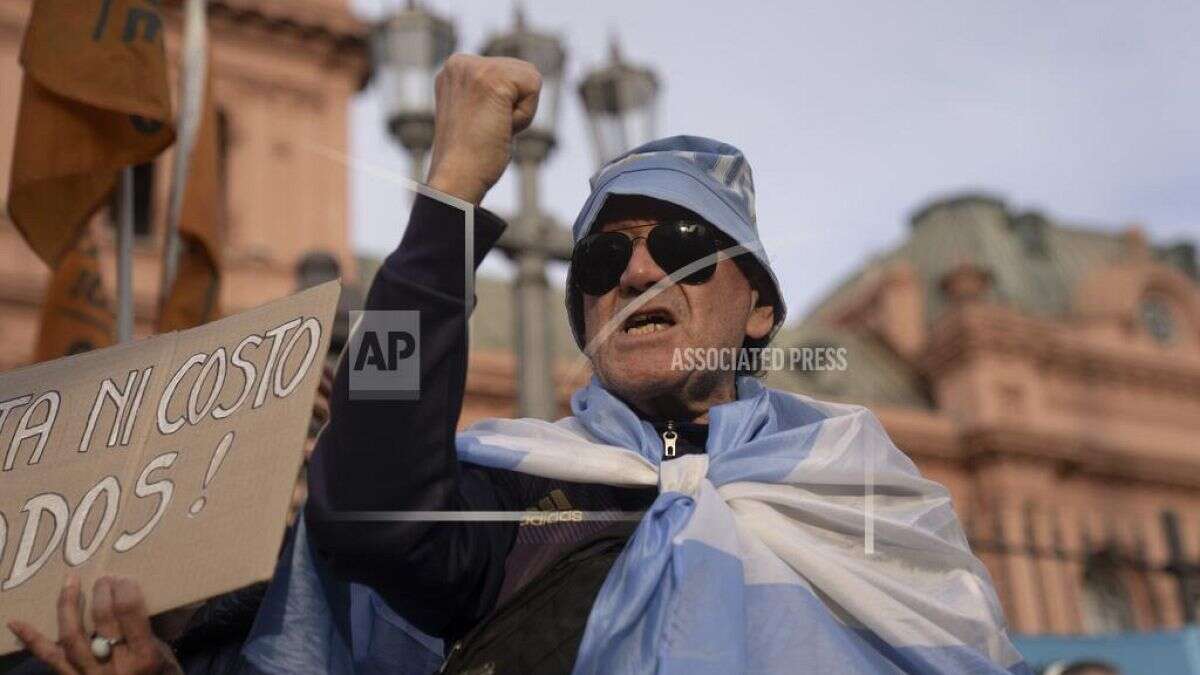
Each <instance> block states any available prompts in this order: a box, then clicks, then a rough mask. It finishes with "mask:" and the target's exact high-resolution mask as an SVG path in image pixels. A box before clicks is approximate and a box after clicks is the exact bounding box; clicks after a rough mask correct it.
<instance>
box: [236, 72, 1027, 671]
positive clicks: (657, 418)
mask: <svg viewBox="0 0 1200 675" xmlns="http://www.w3.org/2000/svg"><path fill="white" fill-rule="evenodd" d="M539 88H540V79H539V76H538V74H537V72H536V71H535V70H534V69H533V67H532V66H530V65H529V64H527V63H524V62H521V61H515V60H511V59H504V58H481V57H475V56H466V55H455V56H453V57H451V58H450V59H449V61H448V62H447V63H446V65H445V67H444V68H443V70H442V72H441V73H440V75H439V76H438V79H437V119H436V134H435V139H434V148H433V155H432V162H431V168H430V172H429V177H428V185H429V186H430V187H432V188H434V189H436V190H438V191H441V192H443V193H445V194H448V195H451V196H453V197H457V198H458V199H461V200H464V201H466V202H470V203H472V204H475V205H478V204H479V203H480V202H481V201H482V199H483V197H484V195H485V194H486V193H487V191H488V189H489V188H491V187H492V185H494V184H495V182H496V181H497V180H498V179H499V178H500V176H501V174H502V173H503V172H504V169H505V167H506V166H507V164H508V162H509V159H510V157H509V152H510V150H509V149H510V144H511V140H512V136H513V134H515V133H517V132H519V131H521V130H522V129H524V128H525V127H526V126H527V125H528V124H529V123H530V120H531V119H532V118H533V115H534V112H535V110H536V106H537V101H538V92H539ZM753 204H754V192H753V184H752V179H751V173H750V168H749V165H748V164H747V162H746V159H745V158H744V157H743V156H742V155H741V153H740V152H739V151H738V150H737V149H736V148H734V147H732V146H730V145H727V144H724V143H719V142H716V141H713V140H709V139H704V138H697V137H689V136H679V137H674V138H668V139H664V140H661V141H656V142H653V143H649V144H647V145H644V146H642V147H640V148H637V149H635V150H633V151H631V152H630V153H628V154H626V155H625V156H623V157H620V158H618V159H616V160H614V161H612V162H611V163H610V164H608V165H607V166H605V167H603V168H602V169H601V170H600V171H599V172H598V173H597V175H596V176H595V177H594V178H593V179H592V193H591V195H590V197H589V198H588V200H587V202H585V204H584V205H583V208H582V210H581V212H580V215H579V217H578V219H577V221H576V223H575V226H574V237H575V241H576V246H575V252H574V256H573V258H572V262H571V269H570V276H569V279H568V289H567V309H568V317H569V320H570V322H571V328H572V329H573V331H574V333H575V337H576V339H577V341H578V343H579V345H580V347H581V348H582V349H584V351H585V353H586V354H587V356H588V357H589V358H590V360H591V363H592V366H593V369H594V372H595V378H594V379H593V381H592V383H591V384H590V385H588V386H587V387H585V388H584V389H581V390H580V391H578V392H576V394H575V395H574V397H573V399H572V411H573V413H574V415H573V416H571V417H568V418H565V419H563V420H560V421H558V422H556V423H550V422H542V421H540V420H516V421H510V420H491V421H488V422H484V423H482V424H480V425H477V426H476V427H473V428H472V429H470V430H468V431H467V432H463V433H460V434H456V432H455V429H456V426H457V422H458V418H459V413H460V408H461V406H462V401H463V390H464V384H465V373H466V364H467V336H466V320H467V316H466V307H467V303H465V302H464V297H463V296H464V280H463V271H462V264H463V251H464V249H463V245H464V241H463V216H462V214H461V212H460V211H458V210H456V209H454V208H451V207H449V206H446V205H444V204H442V203H439V202H438V201H436V200H432V199H428V198H425V197H419V198H418V199H417V200H416V203H415V204H414V206H413V211H412V215H411V217H410V221H409V226H408V229H407V231H406V232H405V235H404V237H403V240H402V241H401V243H400V245H399V247H398V248H397V249H396V251H395V252H394V253H392V254H391V256H389V257H388V259H387V260H386V262H385V263H384V265H383V267H382V268H381V270H380V271H379V273H378V275H377V276H376V279H375V281H374V284H373V286H372V288H371V291H370V294H369V297H368V300H367V309H368V310H417V311H419V312H420V376H421V381H420V398H419V400H415V401H376V400H353V398H352V392H350V390H349V386H348V369H347V363H346V362H345V360H343V362H342V364H341V368H340V370H339V371H338V374H337V380H336V386H335V392H334V396H333V399H332V415H331V419H330V423H329V426H328V427H327V428H326V430H325V432H324V434H323V435H322V437H321V439H320V441H319V442H318V447H317V450H316V453H315V455H314V459H313V464H312V468H311V472H310V501H309V504H308V510H307V519H306V522H307V528H308V537H309V539H310V545H311V548H312V550H314V551H315V552H316V553H315V559H316V560H317V561H318V562H316V563H315V565H317V566H319V567H322V568H325V569H327V570H332V573H333V574H332V576H333V577H334V578H335V579H341V580H344V581H350V582H354V584H353V586H352V588H357V589H360V590H361V589H364V588H365V589H369V592H368V593H367V594H366V596H357V597H359V599H358V600H354V599H353V598H354V597H356V596H353V594H351V596H350V597H351V600H350V601H349V602H348V604H346V605H345V606H346V607H348V608H349V609H347V610H346V612H347V614H346V616H347V617H349V618H346V619H344V620H342V621H340V622H339V621H334V623H335V624H337V625H338V626H339V629H338V632H339V634H340V635H341V636H342V638H343V639H345V640H347V641H348V642H347V646H346V647H345V651H347V652H348V653H349V654H348V655H347V656H346V659H348V661H346V662H347V663H352V664H353V665H352V666H351V667H352V669H355V670H367V671H370V670H372V668H375V667H380V664H381V663H382V664H387V663H390V664H391V668H395V669H400V670H401V671H403V672H425V671H426V670H428V669H430V668H433V667H436V666H437V665H438V662H441V668H442V670H443V672H454V673H526V674H529V673H566V672H588V673H625V672H683V671H684V670H687V671H690V672H699V673H730V672H812V673H830V672H921V673H927V672H946V673H951V672H955V673H957V672H968V671H969V672H1004V671H1007V670H1010V669H1011V670H1013V671H1019V670H1021V669H1023V668H1024V666H1023V664H1022V663H1021V660H1020V657H1019V655H1017V653H1016V652H1015V651H1014V650H1013V649H1012V647H1011V645H1010V644H1009V643H1008V641H1007V638H1006V637H1005V634H1004V625H1003V617H1002V616H1001V614H1000V611H999V608H998V603H997V602H996V598H995V594H994V592H993V591H992V589H991V585H990V581H989V580H988V577H987V574H986V572H985V571H984V570H983V568H982V566H981V565H980V564H979V562H978V561H977V560H976V559H975V558H974V557H973V556H972V555H971V554H970V551H969V550H968V549H967V546H966V542H965V538H964V537H963V535H962V532H961V529H960V528H959V527H958V524H957V521H956V519H955V518H954V515H953V512H952V511H951V510H950V507H949V504H948V498H947V496H946V493H945V491H944V490H943V489H941V488H940V487H939V486H937V485H935V484H933V483H930V482H929V481H925V480H924V479H922V478H920V476H919V475H918V474H917V472H916V470H915V468H914V467H913V466H912V464H911V463H910V462H908V460H907V459H906V458H904V457H903V455H901V454H900V453H899V451H897V450H896V449H895V448H894V446H892V445H891V443H890V442H888V441H887V438H886V435H885V434H883V432H882V431H881V429H880V428H879V426H878V424H877V423H876V422H875V421H874V418H873V417H871V416H870V414H869V413H867V412H866V411H865V410H863V409H861V408H855V407H852V406H838V405H832V404H825V403H820V402H817V401H812V400H810V399H804V398H802V397H797V396H792V395H789V394H784V393H781V392H775V391H771V390H768V389H765V388H764V387H762V385H761V384H759V383H758V381H757V380H756V379H754V378H753V377H746V376H745V375H747V373H744V372H741V373H739V372H732V371H706V370H682V369H673V368H672V364H673V359H674V357H676V355H677V350H681V349H686V348H725V349H737V348H742V347H754V346H761V345H765V344H766V343H767V342H768V341H769V340H770V337H771V336H772V334H773V333H774V331H775V329H777V328H778V326H779V325H780V323H781V322H782V321H783V318H784V303H783V298H782V294H781V293H780V289H779V287H778V284H777V282H776V280H775V276H774V274H773V272H772V271H771V267H770V264H769V262H768V258H767V256H766V254H765V252H764V251H763V250H762V247H761V244H760V242H759V238H758V234H757V229H756V224H755V215H754V206H753ZM503 227H504V225H503V223H502V222H501V221H500V220H499V219H498V218H496V217H495V216H494V215H492V214H490V213H488V212H487V211H484V210H482V209H480V210H476V212H475V232H474V252H475V258H476V263H478V262H479V260H481V259H482V257H483V256H484V255H485V254H486V252H487V251H488V249H489V248H490V247H491V246H492V245H493V244H494V243H495V242H496V240H497V239H498V238H499V236H500V234H501V232H502V230H503ZM530 509H540V510H543V511H551V512H563V511H565V512H566V515H565V516H562V517H558V518H550V517H547V518H544V519H538V518H525V519H522V520H520V521H508V522H506V521H503V520H501V521H499V522H491V523H487V524H482V523H454V524H449V523H444V522H442V523H438V522H434V521H435V520H436V519H430V518H424V517H414V518H404V517H395V518H392V517H388V516H382V515H381V516H380V517H379V518H373V519H368V522H364V519H362V518H347V517H345V514H348V513H358V514H360V515H361V512H364V511H375V512H391V513H392V514H393V515H396V516H403V515H404V514H405V513H412V512H428V511H447V512H462V511H493V512H514V511H516V512H520V511H527V510H530ZM597 513H602V514H610V515H611V514H618V515H619V514H630V513H633V514H635V515H634V516H633V517H630V518H624V519H622V518H620V517H611V518H593V517H586V518H585V517H584V516H585V515H586V516H594V515H596V514H597ZM547 515H552V514H547ZM542 523H545V524H542ZM326 583H328V582H326ZM326 588H328V585H327V586H326ZM364 607H365V608H366V609H364ZM285 615H286V616H295V615H296V613H295V612H292V613H288V612H283V613H282V614H281V616H285ZM260 619H261V617H260ZM279 623H281V624H283V623H286V621H280V622H279ZM389 631H391V632H392V633H394V636H393V637H392V638H388V639H384V638H382V637H380V636H382V635H384V634H388V633H389ZM318 632H319V631H318ZM315 634H316V633H314V635H315ZM314 639H315V638H314ZM415 645H419V646H420V647H422V648H423V649H424V650H425V654H426V655H427V656H429V655H432V657H431V658H428V659H427V660H425V661H422V660H421V659H420V658H418V657H417V656H415V655H416V654H419V653H421V651H422V649H413V647H414V646H415ZM296 649H300V647H296ZM288 651H289V650H288V649H281V648H279V646H278V645H275V646H274V647H270V646H268V648H266V649H264V650H259V651H257V652H255V651H254V650H251V651H250V652H249V653H250V654H251V656H252V659H251V660H253V661H255V662H256V663H258V664H259V665H260V666H262V667H269V664H270V663H272V662H274V663H278V662H280V661H281V660H287V659H288V654H287V652H288ZM328 651H329V650H328V649H325V652H326V654H327V655H328ZM443 652H444V654H443ZM443 655H444V656H445V660H444V661H443V660H442V657H443ZM296 667H297V668H299V667H300V666H299V665H296ZM328 667H330V668H333V666H332V665H329V666H328ZM288 669H289V668H288V667H286V666H285V667H278V670H280V671H286V670H288ZM382 670H385V671H386V670H388V667H386V666H384V667H382Z"/></svg>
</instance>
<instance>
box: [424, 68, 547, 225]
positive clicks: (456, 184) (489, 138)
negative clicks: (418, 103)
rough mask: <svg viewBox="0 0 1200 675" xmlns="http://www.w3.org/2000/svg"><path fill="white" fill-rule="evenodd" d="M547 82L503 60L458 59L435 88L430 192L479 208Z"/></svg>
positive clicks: (445, 69) (507, 160) (441, 74)
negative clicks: (433, 190)
mask: <svg viewBox="0 0 1200 675" xmlns="http://www.w3.org/2000/svg"><path fill="white" fill-rule="evenodd" d="M541 89H542V77H541V75H539V74H538V71H537V68H535V67H534V66H533V64H531V63H528V62H526V61H521V60H519V59H512V58H508V57H503V56H473V55H470V54H454V55H452V56H451V57H450V58H449V59H447V60H446V64H445V65H444V66H442V70H441V72H440V73H438V76H437V81H436V82H435V91H436V94H437V95H436V104H437V111H436V115H435V117H434V134H433V156H432V158H431V159H430V166H429V180H428V184H429V186H430V187H432V188H434V189H437V190H441V191H442V192H446V193H448V194H451V195H454V196H455V197H458V198H459V199H463V200H466V201H469V202H471V203H473V204H479V202H481V201H482V200H483V196H484V195H485V194H487V191H488V190H489V189H491V187H492V186H493V185H495V184H496V181H498V180H500V175H501V174H503V173H504V169H505V167H507V166H508V162H509V159H510V158H511V152H512V150H511V146H512V137H513V135H514V134H516V133H517V132H519V131H521V130H523V129H525V128H526V127H528V126H529V123H530V122H531V121H533V114H534V112H535V111H536V110H537V104H538V94H539V93H540V92H541Z"/></svg>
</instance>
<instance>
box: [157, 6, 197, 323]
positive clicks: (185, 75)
mask: <svg viewBox="0 0 1200 675" xmlns="http://www.w3.org/2000/svg"><path fill="white" fill-rule="evenodd" d="M184 11H185V14H184V19H183V21H184V25H183V50H182V54H181V55H180V57H179V61H180V62H179V113H178V115H177V116H176V124H175V131H176V136H175V165H174V166H173V167H172V172H171V189H170V193H169V195H168V200H167V236H166V242H165V247H164V249H163V266H162V276H161V278H160V279H159V295H158V297H159V304H160V306H161V305H162V303H165V302H166V301H167V296H168V295H170V293H171V285H172V284H174V283H175V275H176V274H177V273H178V270H179V254H180V241H179V219H180V218H181V217H182V215H183V195H184V191H185V190H186V189H187V181H188V163H189V161H190V159H191V156H192V149H193V146H194V145H195V143H196V134H197V132H198V131H199V128H200V118H201V117H202V116H203V114H204V109H203V106H204V94H205V80H206V78H207V76H208V73H207V70H208V63H207V59H208V21H207V9H206V7H205V0H188V2H187V5H186V8H185V10H184ZM160 311H161V307H160Z"/></svg>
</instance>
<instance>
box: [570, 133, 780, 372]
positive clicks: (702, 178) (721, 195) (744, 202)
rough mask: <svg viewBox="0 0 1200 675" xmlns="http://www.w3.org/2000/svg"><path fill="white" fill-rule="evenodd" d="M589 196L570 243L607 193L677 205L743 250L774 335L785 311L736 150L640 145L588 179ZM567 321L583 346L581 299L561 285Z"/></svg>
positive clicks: (675, 142) (692, 143) (677, 141)
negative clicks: (760, 280)
mask: <svg viewBox="0 0 1200 675" xmlns="http://www.w3.org/2000/svg"><path fill="white" fill-rule="evenodd" d="M589 182H590V184H591V187H592V193H591V195H589V196H588V198H587V201H585V202H584V203H583V208H582V209H580V211H579V217H577V218H576V219H575V225H574V226H573V227H572V228H571V233H572V235H573V236H574V239H575V243H579V240H580V239H582V238H583V237H585V236H587V235H588V234H589V233H590V232H591V230H592V227H593V226H594V225H595V221H596V216H597V214H599V213H600V209H601V208H602V207H603V206H604V202H605V201H606V200H607V199H608V196H609V195H641V196H644V197H653V198H654V199H660V200H662V201H664V202H670V203H672V204H675V205H676V206H682V207H683V208H685V209H688V210H690V211H692V212H694V213H695V214H696V215H698V216H700V217H701V218H703V219H704V220H706V221H708V222H709V223H711V224H712V225H714V226H716V227H717V229H719V230H721V231H722V232H724V233H725V234H726V235H728V236H729V237H730V238H732V239H733V240H734V241H735V242H737V243H738V244H741V245H742V246H745V247H747V248H748V249H749V250H750V251H751V254H752V255H753V256H754V259H755V261H756V262H757V263H758V265H759V267H761V268H762V270H763V271H764V272H765V273H766V274H765V277H766V278H767V279H769V280H770V283H771V286H772V290H774V298H775V302H774V307H775V325H774V327H773V328H772V330H771V336H772V337H773V336H774V334H775V331H777V330H779V326H781V325H782V324H783V319H784V316H785V314H786V312H787V307H786V305H785V304H784V302H783V293H782V292H781V291H780V288H779V280H778V279H777V278H776V277H775V271H774V270H773V269H771V261H770V260H769V259H768V258H767V252H766V249H764V248H763V245H762V241H761V240H760V239H759V237H758V225H757V222H756V218H755V213H754V177H753V175H752V174H751V171H750V163H749V162H747V161H746V158H745V156H744V155H742V151H741V150H738V149H737V148H735V147H733V146H732V145H729V144H728V143H722V142H720V141H716V140H713V139H711V138H704V137H702V136H671V137H670V138H662V139H659V140H656V141H651V142H649V143H646V144H645V145H640V146H638V147H636V148H634V149H633V150H630V151H629V152H627V153H625V154H624V155H621V156H620V157H617V158H616V159H614V160H612V161H611V162H609V163H608V164H605V165H604V166H603V167H601V169H600V170H599V171H597V172H596V174H595V175H594V176H592V178H591V180H590V181H589ZM566 300H567V317H568V320H569V321H570V324H571V331H572V333H573V334H574V335H575V342H576V344H578V345H579V348H580V349H583V347H584V336H583V317H582V316H581V315H580V314H581V312H582V306H583V305H582V301H581V298H580V295H579V290H578V289H576V288H574V287H573V285H572V284H570V283H568V284H567V298H566Z"/></svg>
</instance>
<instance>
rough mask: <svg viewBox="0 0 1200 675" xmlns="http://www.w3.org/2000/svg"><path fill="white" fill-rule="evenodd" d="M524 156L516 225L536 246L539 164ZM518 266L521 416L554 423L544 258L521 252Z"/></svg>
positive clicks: (534, 249)
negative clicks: (551, 420) (549, 420)
mask: <svg viewBox="0 0 1200 675" xmlns="http://www.w3.org/2000/svg"><path fill="white" fill-rule="evenodd" d="M520 154H521V153H518V157H517V168H518V169H519V172H520V173H519V178H520V190H521V193H520V194H521V199H520V210H519V211H518V216H517V222H516V225H517V227H518V229H519V230H520V235H521V240H523V241H526V242H536V241H538V240H539V239H540V237H541V236H542V232H541V230H542V227H541V223H542V218H541V213H540V211H539V209H538V168H539V162H538V161H537V159H536V158H531V157H520V156H519V155H520ZM516 263H517V278H516V283H515V284H514V293H515V298H514V300H515V305H516V310H517V311H516V322H517V326H516V329H517V330H516V333H517V405H518V414H520V416H522V417H538V418H541V419H554V418H556V417H557V416H558V406H557V401H556V397H555V392H554V373H553V364H554V359H553V349H552V346H551V343H550V321H549V316H548V313H547V311H546V302H547V281H546V257H545V255H544V254H543V253H541V252H540V251H539V250H538V248H537V247H531V248H523V249H521V250H520V251H518V252H517V254H516Z"/></svg>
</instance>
